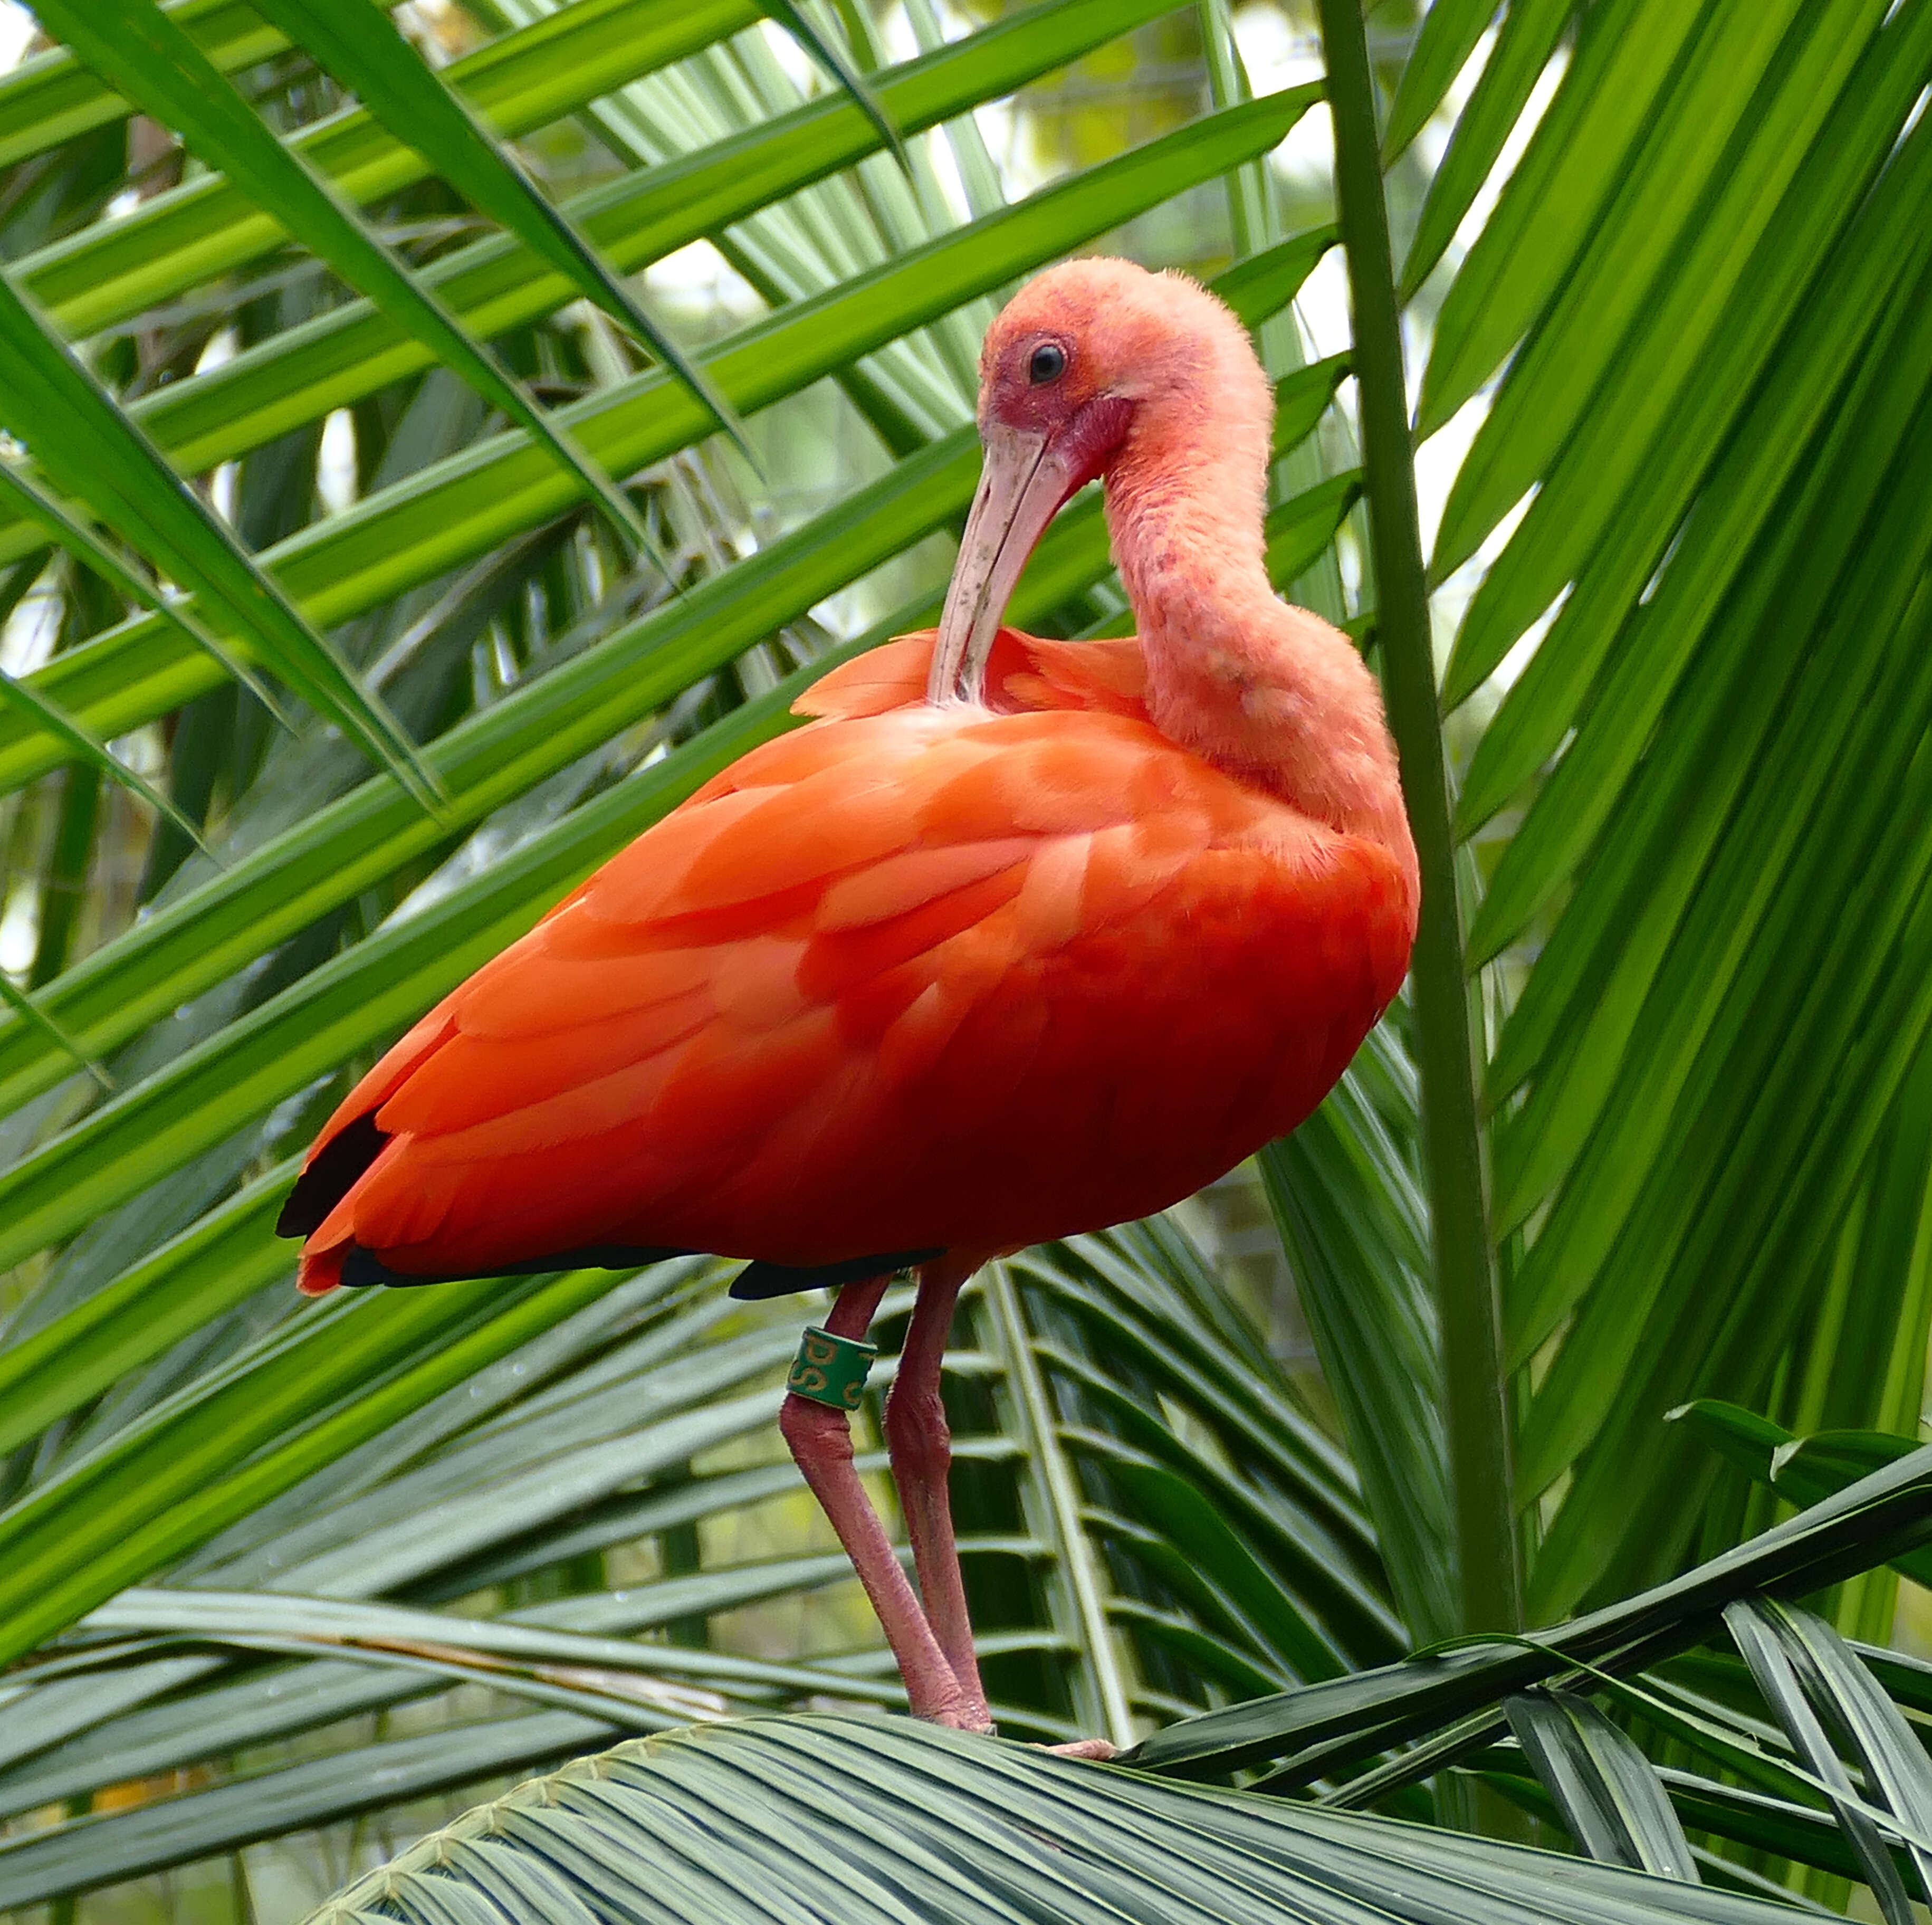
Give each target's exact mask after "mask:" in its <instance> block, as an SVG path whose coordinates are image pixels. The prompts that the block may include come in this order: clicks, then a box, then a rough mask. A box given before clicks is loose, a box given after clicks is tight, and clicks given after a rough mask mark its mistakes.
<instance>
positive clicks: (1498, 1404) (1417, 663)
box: [1320, 0, 1523, 1631]
mask: <svg viewBox="0 0 1932 1925" xmlns="http://www.w3.org/2000/svg"><path fill="white" fill-rule="evenodd" d="M1320 5H1321V17H1322V42H1323V46H1324V49H1325V54H1326V58H1327V65H1328V98H1329V110H1330V112H1331V115H1332V116H1333V117H1334V129H1335V187H1336V199H1337V203H1338V212H1339V216H1340V224H1341V229H1342V239H1343V244H1344V245H1345V246H1346V249H1347V251H1348V257H1349V293H1350V297H1351V299H1352V304H1353V306H1354V311H1355V377H1356V383H1357V390H1358V396H1359V400H1358V407H1359V409H1360V413H1361V429H1362V447H1363V458H1364V465H1365V467H1366V468H1367V476H1368V481H1367V497H1368V504H1369V518H1370V530H1371V540H1372V546H1373V554H1374V560H1375V572H1376V601H1377V607H1376V629H1377V632H1378V634H1379V636H1380V638H1381V642H1382V662H1383V674H1384V678H1385V681H1386V683H1387V688H1388V710H1389V725H1390V728H1391V731H1393V733H1394V736H1395V740H1396V746H1397V750H1398V751H1399V752H1400V755H1401V758H1402V780H1403V793H1404V794H1405V796H1406V798H1407V800H1408V806H1409V822H1410V826H1411V829H1412V833H1414V835H1415V847H1416V854H1417V856H1418V858H1419V859H1420V860H1421V868H1422V917H1421V927H1420V928H1419V929H1418V932H1417V935H1416V941H1415V959H1414V963H1413V965H1412V971H1411V981H1412V984H1413V991H1412V993H1413V994H1414V996H1415V1017H1416V1030H1417V1038H1418V1044H1419V1046H1420V1047H1419V1052H1418V1053H1419V1056H1420V1066H1421V1075H1422V1125H1423V1145H1424V1157H1425V1160H1426V1164H1427V1176H1428V1182H1429V1197H1430V1223H1431V1227H1432V1236H1433V1242H1434V1247H1435V1260H1436V1296H1437V1302H1438V1304H1439V1308H1440V1311H1441V1317H1442V1346H1443V1366H1444V1368H1443V1376H1444V1382H1445V1403H1446V1409H1445V1413H1444V1415H1445V1419H1446V1426H1447V1431H1448V1440H1449V1464H1450V1473H1451V1482H1452V1485H1453V1488H1454V1492H1455V1522H1456V1542H1457V1563H1458V1566H1459V1571H1458V1578H1459V1581H1460V1588H1461V1612H1460V1616H1461V1620H1462V1624H1463V1629H1466V1630H1472V1631H1474V1630H1496V1629H1515V1628H1516V1627H1517V1626H1520V1624H1521V1623H1522V1621H1523V1605H1522V1583H1521V1578H1520V1571H1519V1569H1518V1563H1517V1538H1516V1527H1515V1516H1514V1506H1513V1504H1512V1501H1511V1482H1512V1480H1511V1471H1510V1431H1509V1418H1508V1408H1507V1405H1506V1402H1505V1396H1506V1386H1505V1383H1504V1380H1503V1376H1502V1344H1501V1341H1500V1336H1499V1320H1498V1314H1497V1300H1496V1264H1495V1260H1494V1255H1493V1251H1492V1248H1491V1245H1490V1235H1489V1221H1488V1209H1487V1198H1486V1196H1485V1194H1484V1167H1483V1153H1482V1139H1481V1125H1480V1122H1479V1120H1478V1112H1477V1102H1476V1074H1475V1069H1476V1065H1475V1052H1474V1049H1473V1047H1472V1034H1471V1027H1470V1017H1469V982H1468V979H1467V978H1466V975H1465V974H1464V972H1463V930H1462V918H1461V914H1460V908H1459V905H1458V902H1457V890H1456V868H1455V843H1454V839H1453V837H1452V836H1451V831H1450V826H1449V824H1450V807H1449V785H1448V771H1447V769H1446V767H1445V764H1444V760H1443V753H1442V713H1441V710H1440V707H1439V704H1438V701H1437V696H1436V665H1435V656H1434V652H1433V647H1432V645H1431V641H1430V623H1429V590H1428V582H1427V577H1426V575H1425V574H1424V566H1423V558H1422V538H1421V529H1420V527H1419V525H1418V521H1417V518H1416V507H1415V467H1414V466H1413V464H1412V458H1411V447H1410V441H1409V402H1408V390H1407V387H1406V383H1405V380H1404V377H1403V353H1402V323H1401V317H1400V313H1399V311H1398V310H1397V305H1396V296H1395V274H1394V261H1393V258H1392V257H1391V252H1390V247H1389V231H1388V206H1387V204H1386V203H1385V200H1384V199H1383V195H1382V170H1381V164H1380V161H1379V155H1378V143H1377V139H1376V109H1375V94H1374V81H1373V76H1372V74H1371V73H1370V67H1369V51H1368V40H1367V34H1366V32H1365V31H1364V26H1363V20H1362V12H1361V0H1320Z"/></svg>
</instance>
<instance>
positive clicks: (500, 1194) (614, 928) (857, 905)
mask: <svg viewBox="0 0 1932 1925" xmlns="http://www.w3.org/2000/svg"><path fill="white" fill-rule="evenodd" d="M931 649H932V635H930V634H926V635H916V636H907V637H905V638H902V639H901V640H900V641H897V642H895V643H893V644H889V645H888V646H887V647H884V648H881V649H878V650H874V651H873V652H872V653H871V654H869V655H867V656H862V657H860V658H859V659H856V660H855V661H853V662H848V663H847V664H845V665H844V666H842V667H841V668H838V669H837V670H835V671H833V672H832V674H829V675H828V676H826V677H824V678H823V680H820V682H819V683H817V684H816V685H814V687H813V688H812V689H810V690H809V691H808V693H807V695H805V697H804V698H802V700H801V701H800V702H799V705H798V706H799V708H800V710H802V711H803V712H805V713H808V714H811V715H813V716H817V717H818V718H820V719H818V720H817V721H816V722H814V723H813V724H812V725H811V726H810V727H808V728H804V729H802V730H799V731H796V732H795V733H793V734H790V735H788V736H786V737H781V738H779V739H778V740H775V741H773V742H771V743H766V744H765V745H763V746H762V747H760V748H759V749H755V750H754V751H753V752H751V754H749V755H746V756H745V758H742V760H741V761H739V762H738V763H736V764H734V765H733V767H731V768H730V769H728V770H726V771H725V772H724V773H723V774H722V775H721V776H718V777H717V778H716V779H714V780H713V781H712V782H710V783H709V784H708V785H706V787H705V788H703V789H701V790H700V791H698V793H697V794H696V795H694V797H691V800H689V801H688V802H687V803H685V804H684V805H683V806H682V807H681V808H680V809H678V810H676V812H674V813H673V814H672V815H670V816H668V817H667V818H665V820H664V821H663V822H661V823H660V824H658V825H657V826H656V827H655V828H653V829H652V830H650V831H649V833H646V835H644V836H641V837H640V838H639V839H638V840H637V842H634V843H633V844H632V845H631V846H630V847H629V848H627V849H625V850H624V851H622V852H621V853H620V854H618V855H617V856H616V857H614V858H613V860H611V861H610V862H609V863H607V864H606V865H605V866H604V868H603V869H601V870H599V871H598V873H597V874H596V875H593V876H592V878H590V879H589V881H587V882H586V883H585V884H583V886H582V887H580V888H579V889H578V890H576V891H574V893H572V894H571V896H569V897H568V898H567V899H565V902H562V904H560V905H559V906H558V908H556V910H554V911H552V912H551V914H550V915H549V916H548V917H546V918H545V920H544V921H543V922H542V923H539V924H538V926H537V927H536V928H535V929H532V931H531V932H530V933H529V935H526V936H525V937H524V938H523V939H522V940H521V941H519V942H517V943H516V944H513V945H512V946H511V947H510V948H509V949H508V950H506V951H505V953H503V954H502V956H499V957H498V958H497V959H496V960H495V961H494V962H493V963H490V964H488V965H487V966H486V967H484V969H481V970H479V971H478V972H477V973H476V974H475V975H474V976H472V978H470V979H469V981H467V982H466V983H465V984H463V985H462V986H461V987H460V988H459V989H458V990H455V992H454V993H452V995H451V996H449V997H448V998H446V999H445V1001H444V1002H443V1003H442V1004H441V1005H440V1006H439V1007H438V1008H437V1009H435V1010H434V1011H431V1013H430V1014H429V1015H428V1016H427V1017H425V1018H424V1020H422V1023H419V1024H418V1025H417V1026H416V1028H415V1029H413V1030H411V1031H410V1032H409V1034H408V1035H407V1036H405V1037H404V1038H403V1039H402V1041H401V1042H399V1043H398V1044H397V1045H396V1047H395V1048H394V1049H393V1050H391V1051H390V1053H389V1055H388V1056H385V1057H384V1058H383V1060H382V1061H381V1062H380V1063H378V1064H377V1065H376V1067H375V1068H374V1069H373V1070H372V1071H371V1072H370V1074H368V1076H367V1077H365V1078H364V1079H363V1080H362V1083H359V1085H358V1086H356V1089H355V1090H353V1092H351V1093H350V1095H349V1097H348V1098H347V1100H346V1101H344V1103H343V1104H342V1105H341V1108H340V1109H339V1110H338V1111H337V1112H336V1114H335V1116H334V1117H333V1118H332V1119H331V1121H330V1123H329V1125H328V1126H327V1128H326V1129H325V1130H324V1131H323V1135H322V1136H321V1137H320V1138H319V1139H318V1141H317V1150H316V1152H311V1157H312V1158H313V1157H314V1155H316V1154H319V1153H320V1152H321V1150H322V1149H323V1148H324V1147H325V1146H326V1145H327V1144H328V1143H329V1141H330V1140H331V1139H332V1137H335V1136H336V1135H337V1134H338V1133H339V1132H340V1131H342V1130H343V1129H344V1128H346V1127H347V1126H348V1125H351V1124H354V1123H356V1122H358V1120H359V1119H365V1118H368V1117H369V1116H371V1115H372V1114H373V1116H374V1122H375V1124H376V1125H377V1128H379V1129H380V1131H383V1132H384V1133H386V1134H387V1136H388V1137H389V1140H388V1142H387V1143H386V1144H385V1145H384V1146H383V1149H382V1150H381V1152H380V1155H378V1156H377V1158H376V1159H375V1161H374V1163H373V1164H371V1165H370V1167H368V1170H366V1172H365V1173H363V1174H362V1176H360V1177H359V1179H358V1180H356V1182H354V1183H353V1186H352V1187H350V1188H349V1190H348V1191H347V1194H345V1195H344V1196H342V1197H341V1200H340V1201H339V1202H338V1203H335V1206H334V1208H333V1209H331V1210H330V1211H329V1213H328V1215H327V1216H326V1218H325V1219H324V1220H323V1222H322V1223H321V1224H320V1227H319V1228H318V1229H317V1230H315V1231H314V1233H313V1235H312V1236H311V1238H310V1240H309V1244H308V1250H307V1251H306V1252H305V1257H304V1281H305V1286H306V1287H309V1288H311V1289H314V1288H326V1287H329V1284H331V1283H332V1281H334V1280H335V1277H336V1275H338V1273H339V1271H340V1269H341V1262H342V1259H343V1256H344V1254H345V1252H346V1251H347V1249H348V1248H350V1246H351V1245H359V1246H360V1247H361V1248H364V1249H366V1250H369V1251H374V1252H375V1253H377V1254H378V1255H379V1256H380V1257H381V1258H382V1260H383V1261H384V1262H385V1263H388V1264H389V1265H390V1266H392V1267H393V1268H394V1269H397V1270H399V1271H401V1272H405V1273H413V1274H419V1275H461V1274H466V1273H473V1274H483V1275H487V1274H488V1273H489V1272H490V1271H491V1269H493V1268H494V1267H499V1266H502V1265H503V1264H505V1263H511V1262H516V1261H520V1260H526V1259H529V1258H531V1257H538V1256H541V1255H542V1254H544V1253H545V1252H547V1251H556V1250H559V1249H566V1248H573V1247H579V1246H582V1245H589V1244H596V1243H626V1244H642V1245H656V1246H671V1247H679V1248H690V1249H694V1250H709V1251H716V1252H718V1253H719V1254H724V1255H729V1256H745V1257H753V1256H755V1257H763V1258H765V1259H766V1260H770V1261H775V1262H779V1263H794V1264H813V1263H828V1262H832V1261H835V1260H839V1259H841V1258H844V1257H853V1256H856V1255H862V1254H865V1253H867V1252H870V1251H889V1250H913V1249H927V1248H952V1249H956V1250H960V1251H967V1252H970V1253H972V1254H988V1253H991V1252H993V1251H1000V1250H1005V1249H1011V1248H1018V1247H1020V1246H1021V1245H1025V1244H1028V1243H1031V1242H1038V1241H1040V1240H1042V1239H1045V1238H1048V1237H1051V1236H1059V1235H1064V1234H1067V1233H1070V1232H1072V1231H1075V1230H1082V1229H1086V1228H1091V1227H1095V1226H1097V1225H1100V1224H1107V1223H1112V1222H1117V1221H1121V1220H1122V1219H1124V1218H1130V1217H1133V1216H1138V1215H1145V1214H1146V1213H1147V1212H1149V1211H1151V1210H1154V1209H1159V1208H1161V1207H1163V1206H1166V1205H1167V1204H1169V1203H1173V1202H1175V1200H1178V1198H1180V1197H1184V1196H1185V1195H1187V1194H1189V1193H1190V1192H1191V1191H1193V1190H1195V1189H1197V1188H1199V1187H1200V1185H1202V1184H1203V1183H1205V1182H1208V1181H1209V1180H1211V1179H1212V1178H1214V1176H1217V1175H1219V1174H1220V1173H1221V1172H1222V1171H1223V1170H1226V1168H1228V1167H1229V1166H1230V1165H1231V1164H1233V1163H1235V1162H1236V1161H1238V1160H1239V1159H1240V1158H1241V1157H1242V1156H1244V1155H1247V1154H1248V1153H1249V1152H1250V1151H1252V1150H1253V1149H1255V1148H1256V1146H1258V1145H1259V1144H1260V1143H1263V1142H1265V1141H1266V1140H1268V1138H1269V1137H1273V1136H1276V1135H1278V1134H1280V1133H1281V1132H1283V1131H1286V1130H1287V1129H1289V1128H1292V1127H1293V1126H1294V1125H1295V1124H1296V1123H1297V1122H1300V1121H1301V1118H1302V1117H1303V1116H1304V1115H1306V1114H1307V1111H1308V1110H1310V1108H1312V1107H1313V1105H1314V1104H1316V1102H1318V1101H1319V1100H1320V1098H1321V1097H1322V1095H1323V1094H1324V1093H1325V1091H1326V1090H1327V1089H1328V1087H1329V1086H1330V1085H1331V1083H1332V1082H1333V1081H1334V1079H1335V1077H1337V1076H1338V1075H1339V1074H1340V1073H1341V1071H1342V1070H1343V1068H1344V1067H1346V1064H1347V1063H1348V1061H1349V1058H1350V1057H1351V1056H1352V1055H1353V1053H1354V1052H1355V1049H1356V1047H1358V1044H1360V1042H1361V1039H1362V1038H1363V1036H1364V1035H1365V1034H1366V1033H1367V1031H1368V1029H1369V1028H1370V1026H1371V1025H1372V1024H1373V1023H1374V1022H1375V1020H1376V1018H1377V1017H1378V1016H1379V1014H1381V1012H1382V1009H1383V1008H1384V1007H1385V1005H1387V1003H1388V1001H1389V999H1390V998H1391V996H1393V995H1394V993H1395V991H1396V989H1397V987H1398V986H1399V985H1400V981H1401V979H1402V975H1403V971H1404V969H1405V968H1406V964H1407V958H1408V952H1409V941H1410V938H1411V936H1412V934H1413V929H1414V920H1415V904H1414V901H1413V896H1412V889H1411V887H1410V885H1409V881H1408V879H1407V877H1406V874H1405V873H1404V872H1403V869H1401V867H1400V866H1399V865H1398V863H1397V862H1396V860H1394V857H1391V855H1390V854H1388V851H1386V850H1385V849H1383V848H1381V847H1380V846H1379V845H1377V844H1375V843H1373V842H1368V841H1366V840H1364V839H1359V838H1353V837H1348V836H1342V835H1339V834H1337V833H1335V832H1334V830H1331V829H1329V828H1327V827H1324V826H1322V825H1321V824H1316V823H1313V822H1311V821H1309V820H1308V819H1307V818H1305V817H1304V816H1301V815H1299V814H1298V813H1297V812H1295V811H1294V810H1293V809H1291V808H1289V806H1287V805H1286V804H1285V803H1282V802H1281V801H1280V800H1277V799H1276V798H1274V797H1271V796H1269V795H1267V794H1264V793H1262V792H1261V791H1259V790H1256V789H1255V788H1251V787H1249V786H1247V785H1244V784H1243V783H1241V782H1238V781H1237V780H1235V779H1233V778H1232V777H1230V776H1227V775H1226V774H1224V773H1221V772H1220V771H1219V770H1217V769H1215V768H1214V767H1211V766H1210V765H1208V764H1206V763H1204V762H1202V761H1199V760H1197V759H1196V758H1194V757H1193V756H1191V755H1188V754H1187V753H1186V752H1184V750H1182V749H1179V748H1178V747H1177V746H1175V744H1173V743H1171V742H1169V740H1167V739H1166V737H1164V736H1163V735H1161V734H1160V733H1159V732H1158V731H1157V730H1155V729H1154V728H1153V726H1152V725H1151V724H1150V723H1149V722H1148V720H1147V719H1146V716H1145V710H1143V709H1142V706H1141V702H1140V688H1141V685H1142V669H1141V663H1140V656H1139V650H1138V647H1136V644H1133V643H1132V642H1127V643H1113V644H1091V643H1088V644H1061V643H1053V642H1044V641H1036V640H1034V638H1030V637H1027V636H1024V635H1019V634H1018V633H1016V632H1014V631H1012V630H1005V631H1003V632H1002V633H1001V638H1000V640H999V642H998V645H997V647H996V649H995V656H994V659H993V662H992V671H991V674H990V675H989V688H990V689H992V690H993V691H994V695H993V698H992V707H990V708H973V707H951V708H944V709H932V708H929V707H926V705H925V704H924V701H923V694H924V689H925V681H926V666H927V663H928V660H929V656H930V653H931Z"/></svg>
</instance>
